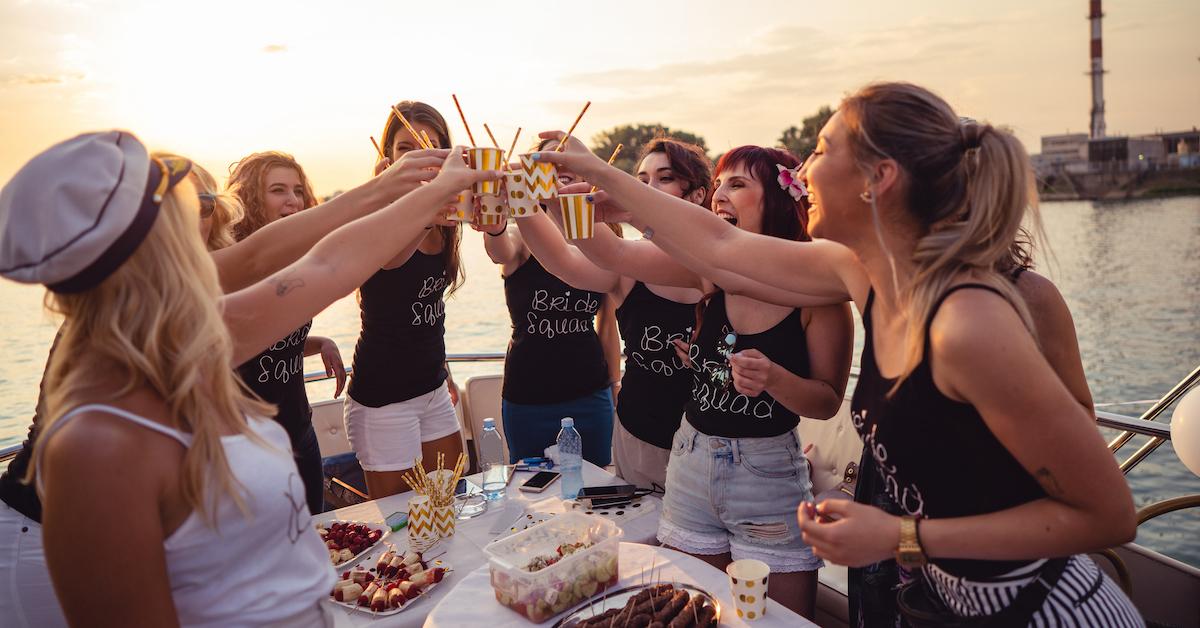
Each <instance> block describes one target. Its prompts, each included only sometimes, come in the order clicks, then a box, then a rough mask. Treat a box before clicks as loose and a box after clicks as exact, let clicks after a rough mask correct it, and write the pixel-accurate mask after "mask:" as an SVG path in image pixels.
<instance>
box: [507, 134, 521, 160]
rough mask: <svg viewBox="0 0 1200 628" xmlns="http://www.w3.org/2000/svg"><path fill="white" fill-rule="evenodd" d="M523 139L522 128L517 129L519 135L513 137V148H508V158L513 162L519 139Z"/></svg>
mask: <svg viewBox="0 0 1200 628" xmlns="http://www.w3.org/2000/svg"><path fill="white" fill-rule="evenodd" d="M518 137H521V127H517V134H516V135H514V136H513V141H512V146H509V147H508V158H509V159H510V160H511V159H512V157H513V151H514V150H517V138H518Z"/></svg>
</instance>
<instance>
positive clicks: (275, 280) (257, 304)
mask: <svg viewBox="0 0 1200 628" xmlns="http://www.w3.org/2000/svg"><path fill="white" fill-rule="evenodd" d="M499 176H500V173H499V171H491V172H489V171H478V170H470V169H468V168H467V166H466V164H465V163H464V162H463V161H462V157H461V149H458V148H456V149H455V150H453V151H451V152H450V153H449V156H448V157H446V159H445V161H444V163H443V165H442V170H441V172H440V173H439V174H438V175H437V178H436V179H434V180H433V181H431V182H430V183H428V184H426V185H423V186H421V187H420V188H419V189H417V190H414V191H413V192H410V193H409V194H407V195H405V196H404V197H403V198H401V199H400V200H398V201H395V202H393V203H392V204H390V205H389V206H388V207H386V208H384V209H383V210H380V211H378V212H376V213H374V214H371V215H370V216H366V217H363V218H360V219H358V220H355V221H354V222H352V223H349V224H347V225H344V226H342V227H340V228H338V229H337V230H335V231H334V232H333V233H330V234H329V235H328V236H326V237H324V238H322V239H321V241H320V242H318V243H317V245H316V246H314V247H313V248H312V250H311V251H309V252H308V254H307V255H305V256H304V257H302V258H300V260H299V261H297V262H295V263H293V264H291V265H290V266H288V267H287V268H285V269H283V270H282V271H280V272H278V273H275V274H274V275H272V276H271V277H270V278H268V279H267V280H266V281H262V282H259V283H257V284H255V285H253V286H251V287H249V288H246V289H245V290H240V291H238V292H236V293H233V294H230V295H226V296H225V297H224V298H223V299H222V305H223V307H224V314H225V322H226V324H227V325H228V326H229V330H230V333H231V334H232V336H233V340H234V364H241V363H242V362H244V361H245V360H246V359H248V358H250V357H253V356H254V355H256V354H258V353H259V351H261V350H262V348H263V347H265V346H267V345H269V344H271V343H272V342H274V341H275V340H276V339H278V338H280V337H282V336H284V335H286V334H287V333H288V330H291V329H295V328H296V327H298V326H299V325H300V324H301V323H303V322H304V321H307V320H309V319H310V318H312V317H313V316H314V315H316V314H317V313H318V312H320V311H321V310H323V309H325V307H327V306H328V305H329V304H331V303H333V302H334V301H336V300H337V299H339V298H341V297H343V296H345V295H346V294H349V293H350V291H352V290H354V289H355V288H357V287H358V286H360V285H362V283H363V282H364V281H366V280H367V278H369V277H370V276H371V275H372V274H373V273H374V272H375V271H377V270H379V268H380V267H382V266H383V265H384V264H385V263H387V261H388V260H389V259H391V258H393V257H394V256H395V255H396V253H397V252H398V251H399V249H401V248H402V247H403V246H405V245H407V244H408V243H410V242H412V240H413V239H415V238H416V237H417V236H418V235H419V234H420V233H422V232H423V230H424V228H425V225H427V224H429V221H430V220H432V219H433V216H434V214H435V213H436V212H437V211H439V210H440V208H442V207H444V206H445V205H446V204H447V203H449V202H450V200H451V199H452V197H453V196H454V195H455V194H457V193H458V192H459V191H461V190H463V189H465V188H467V187H468V186H470V185H471V184H472V183H474V182H475V181H479V180H484V179H489V178H491V179H494V178H497V177H499ZM289 220H291V219H290V218H289Z"/></svg>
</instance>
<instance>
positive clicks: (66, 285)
mask: <svg viewBox="0 0 1200 628" xmlns="http://www.w3.org/2000/svg"><path fill="white" fill-rule="evenodd" d="M190 170H191V163H190V162H188V161H186V160H175V159H172V160H162V159H155V158H152V157H151V156H150V154H149V153H148V152H147V150H146V147H145V146H144V145H143V144H142V142H141V141H140V140H138V138H137V137H135V136H134V135H133V134H132V133H129V132H127V131H105V132H100V133H86V134H83V135H80V136H78V137H75V138H72V139H69V140H67V141H65V142H61V143H59V144H56V145H54V146H52V147H50V148H48V149H46V150H45V151H43V152H42V153H41V154H39V155H38V156H36V157H34V158H33V159H31V160H29V163H27V164H25V166H23V167H22V168H21V169H20V170H19V171H18V172H17V174H16V175H15V176H13V178H12V180H11V181H9V182H8V183H7V184H6V185H5V186H4V189H3V190H2V191H0V275H3V276H5V277H7V278H9V279H12V280H14V281H19V282H22V283H41V284H45V285H46V287H48V288H49V289H51V290H53V291H55V292H64V293H70V292H83V291H85V290H89V289H91V288H94V287H96V286H97V285H99V284H100V282H102V281H104V280H105V279H106V278H108V276H109V275H111V274H112V273H113V272H114V271H116V269H117V268H119V267H120V266H121V264H123V263H124V262H125V260H127V259H129V256H130V255H132V254H133V252H134V251H135V250H137V247H138V245H139V244H141V243H142V241H143V240H144V239H145V238H146V234H147V233H149V232H150V228H151V227H152V226H153V225H154V219H155V218H156V217H157V216H158V211H159V207H160V205H161V204H162V199H163V197H164V196H165V195H166V193H167V191H168V190H170V189H171V188H172V187H174V186H175V185H176V184H177V183H179V181H181V180H183V178H184V177H186V176H187V174H188V172H189V171H190Z"/></svg>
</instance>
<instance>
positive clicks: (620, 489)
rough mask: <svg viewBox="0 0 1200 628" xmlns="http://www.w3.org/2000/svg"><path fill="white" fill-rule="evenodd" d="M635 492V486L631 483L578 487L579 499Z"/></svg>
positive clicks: (623, 495)
mask: <svg viewBox="0 0 1200 628" xmlns="http://www.w3.org/2000/svg"><path fill="white" fill-rule="evenodd" d="M635 492H637V487H636V486H634V485H632V484H617V485H616V486H585V487H583V488H581V489H579V499H596V498H604V497H630V496H632V495H633V494H634V493H635Z"/></svg>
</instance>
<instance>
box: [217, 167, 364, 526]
mask: <svg viewBox="0 0 1200 628" xmlns="http://www.w3.org/2000/svg"><path fill="white" fill-rule="evenodd" d="M226 188H227V190H228V192H229V194H231V195H233V196H236V197H237V198H238V199H239V200H241V202H242V205H243V207H245V212H246V213H245V218H243V219H242V221H241V222H239V223H238V224H237V225H235V226H234V234H235V235H236V237H237V239H238V240H244V239H246V238H247V237H249V236H250V235H251V234H253V233H254V232H255V231H257V230H258V229H259V228H261V227H263V226H265V225H267V224H270V223H272V222H274V221H276V220H279V219H281V218H286V217H288V216H291V215H293V214H295V213H297V212H300V211H302V210H305V209H308V208H310V207H313V206H315V205H316V204H317V200H316V197H315V196H314V195H313V192H312V187H311V186H310V185H309V183H308V178H307V177H306V176H305V175H304V170H303V169H302V168H301V167H300V164H298V163H296V160H295V159H294V158H292V156H291V155H288V154H285V153H280V152H275V151H267V152H261V153H253V154H251V155H248V156H246V157H245V158H243V159H242V160H240V161H238V162H237V164H236V165H235V166H234V168H233V171H232V172H230V174H229V181H228V183H227V184H226ZM311 328H312V321H307V322H305V323H304V324H303V325H301V326H300V327H299V328H297V329H295V330H294V331H292V333H290V334H288V335H287V336H286V337H284V338H281V339H279V340H276V341H275V342H274V343H273V344H271V345H270V346H268V347H267V348H265V349H263V350H262V352H261V353H259V354H258V355H256V356H254V358H252V359H250V360H248V361H247V362H246V363H245V364H242V365H241V366H239V367H238V374H239V375H240V376H241V378H242V381H244V382H245V383H246V385H247V386H248V387H249V388H250V390H252V391H253V392H254V394H256V395H258V396H259V397H260V398H262V400H263V401H266V402H267V403H270V404H274V405H275V406H276V407H278V408H279V411H278V413H277V414H276V415H275V421H276V422H278V423H279V424H280V425H282V426H283V428H284V429H285V430H287V433H288V438H289V439H291V443H292V451H293V452H295V454H296V466H297V467H299V469H300V478H301V479H302V480H303V481H304V494H305V499H306V502H307V504H308V508H309V511H310V512H312V513H313V514H316V513H320V512H324V511H325V477H324V473H323V471H322V469H321V449H320V446H319V443H318V441H317V433H316V430H314V429H313V425H312V407H311V406H310V405H308V392H307V391H306V390H305V387H304V358H306V357H308V356H310V355H316V354H318V353H319V354H321V360H322V362H324V363H325V371H326V373H329V374H331V375H336V376H337V389H336V390H335V391H334V393H333V396H334V397H337V396H338V395H340V394H342V386H343V385H344V384H345V383H346V368H345V366H343V364H342V355H341V352H339V351H338V347H337V345H336V344H335V343H334V342H333V341H332V340H330V339H329V338H325V337H323V336H311V337H310V336H309V335H308V332H309V330H310V329H311Z"/></svg>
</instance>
